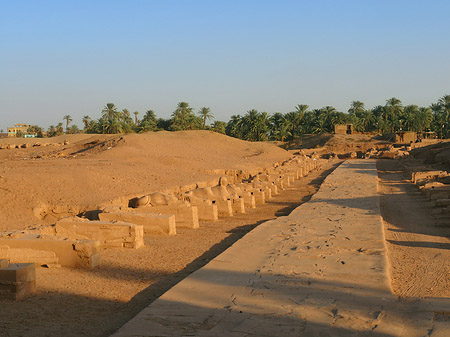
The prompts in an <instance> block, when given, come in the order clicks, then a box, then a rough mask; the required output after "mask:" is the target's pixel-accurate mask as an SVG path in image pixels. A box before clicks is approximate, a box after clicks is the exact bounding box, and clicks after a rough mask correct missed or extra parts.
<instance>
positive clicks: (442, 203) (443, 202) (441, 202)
mask: <svg viewBox="0 0 450 337" xmlns="http://www.w3.org/2000/svg"><path fill="white" fill-rule="evenodd" d="M447 206H450V199H436V207H447Z"/></svg>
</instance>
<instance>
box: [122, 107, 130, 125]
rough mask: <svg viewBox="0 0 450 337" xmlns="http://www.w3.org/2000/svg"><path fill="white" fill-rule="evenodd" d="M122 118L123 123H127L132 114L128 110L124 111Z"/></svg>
mask: <svg viewBox="0 0 450 337" xmlns="http://www.w3.org/2000/svg"><path fill="white" fill-rule="evenodd" d="M121 117H122V122H124V123H126V122H127V120H128V118H130V112H129V111H128V109H123V110H122V113H121Z"/></svg>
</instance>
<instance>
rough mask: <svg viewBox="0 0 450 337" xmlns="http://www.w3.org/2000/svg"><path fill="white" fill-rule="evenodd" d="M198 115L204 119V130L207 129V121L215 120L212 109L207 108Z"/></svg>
mask: <svg viewBox="0 0 450 337" xmlns="http://www.w3.org/2000/svg"><path fill="white" fill-rule="evenodd" d="M198 114H199V115H200V116H201V117H202V118H203V129H205V126H206V120H207V119H208V120H209V119H212V118H214V115H213V114H212V113H211V110H210V108H206V107H203V108H201V109H200V111H199V112H198Z"/></svg>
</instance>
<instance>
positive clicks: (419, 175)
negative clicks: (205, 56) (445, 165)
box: [411, 171, 448, 184]
mask: <svg viewBox="0 0 450 337" xmlns="http://www.w3.org/2000/svg"><path fill="white" fill-rule="evenodd" d="M411 175H412V179H411V180H412V181H413V183H414V184H416V183H417V182H418V181H419V180H432V179H436V178H439V177H446V176H448V173H447V171H422V172H412V174H411Z"/></svg>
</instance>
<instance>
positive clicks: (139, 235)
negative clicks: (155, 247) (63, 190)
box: [55, 217, 144, 249]
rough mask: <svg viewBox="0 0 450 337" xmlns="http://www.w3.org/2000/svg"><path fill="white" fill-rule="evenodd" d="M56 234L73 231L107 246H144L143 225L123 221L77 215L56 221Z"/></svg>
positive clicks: (136, 247)
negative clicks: (91, 219) (86, 217)
mask: <svg viewBox="0 0 450 337" xmlns="http://www.w3.org/2000/svg"><path fill="white" fill-rule="evenodd" d="M55 227H56V234H57V235H59V234H65V233H67V232H73V233H75V234H76V235H81V236H83V237H87V238H89V239H90V240H97V241H99V242H100V244H101V245H102V246H105V247H124V248H135V249H138V248H141V247H143V246H144V228H143V226H142V225H139V224H134V223H128V222H122V221H111V222H109V221H90V220H85V219H81V218H77V217H73V218H66V219H62V220H59V221H57V222H56V225H55Z"/></svg>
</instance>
